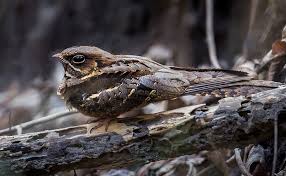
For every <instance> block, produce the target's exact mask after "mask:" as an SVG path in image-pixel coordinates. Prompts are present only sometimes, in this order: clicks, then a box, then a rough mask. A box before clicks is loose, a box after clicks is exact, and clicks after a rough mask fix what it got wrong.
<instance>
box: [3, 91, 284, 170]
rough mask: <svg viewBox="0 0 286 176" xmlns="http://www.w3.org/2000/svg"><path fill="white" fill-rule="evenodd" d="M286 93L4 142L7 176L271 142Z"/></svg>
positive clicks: (115, 165) (5, 138)
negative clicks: (88, 132)
mask: <svg viewBox="0 0 286 176" xmlns="http://www.w3.org/2000/svg"><path fill="white" fill-rule="evenodd" d="M285 108H286V88H285V87H281V88H277V89H273V90H269V91H265V92H261V93H258V94H255V95H253V96H252V97H250V98H247V99H246V98H243V97H236V98H231V97H229V98H224V99H222V100H220V101H219V104H218V105H215V106H209V107H207V106H204V105H195V106H188V107H184V108H180V109H176V110H172V111H168V112H164V113H159V114H153V115H145V116H140V117H137V118H134V117H133V118H132V119H130V120H129V119H125V120H121V121H119V122H113V123H112V124H111V126H110V127H109V129H108V130H109V131H112V132H103V131H104V127H103V128H100V129H97V130H93V131H92V134H90V135H88V134H86V131H87V128H88V125H82V126H76V127H70V128H65V129H58V130H49V131H44V132H38V133H31V134H24V135H18V136H1V137H0V170H1V171H2V174H6V175H13V174H15V172H17V173H18V174H29V175H39V174H52V173H56V172H58V171H63V170H72V169H78V168H88V167H95V168H98V169H110V168H119V167H125V166H130V165H134V164H140V163H144V162H146V161H156V160H160V159H166V158H171V157H176V156H181V155H186V154H192V153H196V152H198V151H201V150H214V149H216V148H230V149H232V148H234V147H238V146H244V145H247V144H249V143H258V142H262V141H267V140H269V139H271V138H272V136H273V121H274V118H275V117H277V116H278V115H279V121H280V123H279V128H280V129H282V130H285V129H283V125H284V128H285V124H284V123H285V120H283V118H284V116H283V110H285Z"/></svg>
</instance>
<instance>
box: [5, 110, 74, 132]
mask: <svg viewBox="0 0 286 176" xmlns="http://www.w3.org/2000/svg"><path fill="white" fill-rule="evenodd" d="M74 113H76V111H63V112H59V113H55V114H51V115H48V116H45V117H42V118H38V119H35V120H31V121H28V122H25V123H21V124H19V125H16V126H13V127H9V128H6V129H3V130H0V135H1V134H4V133H8V132H13V131H17V134H21V133H22V131H23V129H25V128H28V127H30V126H33V125H37V124H40V123H45V122H48V121H51V120H54V119H57V118H60V117H64V116H67V115H70V114H74Z"/></svg>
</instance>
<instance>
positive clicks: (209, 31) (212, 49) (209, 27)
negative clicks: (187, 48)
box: [206, 0, 221, 68]
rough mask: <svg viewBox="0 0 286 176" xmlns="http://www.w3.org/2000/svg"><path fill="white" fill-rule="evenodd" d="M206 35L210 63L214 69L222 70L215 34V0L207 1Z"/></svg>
mask: <svg viewBox="0 0 286 176" xmlns="http://www.w3.org/2000/svg"><path fill="white" fill-rule="evenodd" d="M206 35H207V44H208V50H209V56H210V61H211V63H212V65H213V66H214V67H216V68H221V66H220V65H219V62H218V59H217V54H216V46H215V40H214V32H213V0H206Z"/></svg>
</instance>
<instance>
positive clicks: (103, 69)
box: [53, 46, 281, 126]
mask: <svg viewBox="0 0 286 176" xmlns="http://www.w3.org/2000/svg"><path fill="white" fill-rule="evenodd" d="M53 57H56V58H57V59H58V60H59V61H60V62H61V63H62V65H63V68H64V71H65V72H64V77H63V80H62V82H61V83H60V85H59V87H58V90H57V94H58V95H59V96H61V97H62V98H63V99H64V100H65V102H66V104H67V106H69V107H73V108H75V109H77V110H78V111H79V112H80V113H82V114H84V115H87V116H91V117H95V118H96V119H98V120H99V121H100V122H102V123H101V125H102V124H106V123H108V122H109V121H110V120H112V119H116V118H117V117H118V116H119V115H121V114H123V113H125V112H128V111H131V110H132V109H134V108H138V107H142V106H144V105H147V104H149V103H153V102H158V101H162V100H170V99H175V98H178V97H181V96H183V95H198V94H199V95H213V96H215V97H220V98H223V97H227V96H231V97H234V96H241V95H243V96H248V95H250V94H253V93H257V92H260V91H264V90H269V89H273V88H277V87H278V86H280V85H281V83H277V82H272V81H264V80H254V79H253V78H252V77H251V76H249V74H248V73H246V72H242V71H236V70H226V69H198V68H184V67H176V66H166V65H162V64H159V63H157V62H155V61H153V60H152V59H150V58H146V57H141V56H136V55H115V54H111V53H109V52H107V51H105V50H103V49H100V48H98V47H95V46H73V47H69V48H66V49H64V50H63V51H61V52H59V53H57V54H55V55H53ZM107 126H108V125H107Z"/></svg>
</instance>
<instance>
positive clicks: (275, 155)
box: [271, 115, 278, 176]
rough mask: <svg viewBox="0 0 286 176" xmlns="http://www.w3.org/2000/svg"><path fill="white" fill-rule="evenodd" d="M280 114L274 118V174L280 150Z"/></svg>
mask: <svg viewBox="0 0 286 176" xmlns="http://www.w3.org/2000/svg"><path fill="white" fill-rule="evenodd" d="M277 118H278V115H277V116H276V117H275V118H274V152H273V163H272V172H271V175H272V176H274V174H275V168H276V162H277V150H278V119H277Z"/></svg>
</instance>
